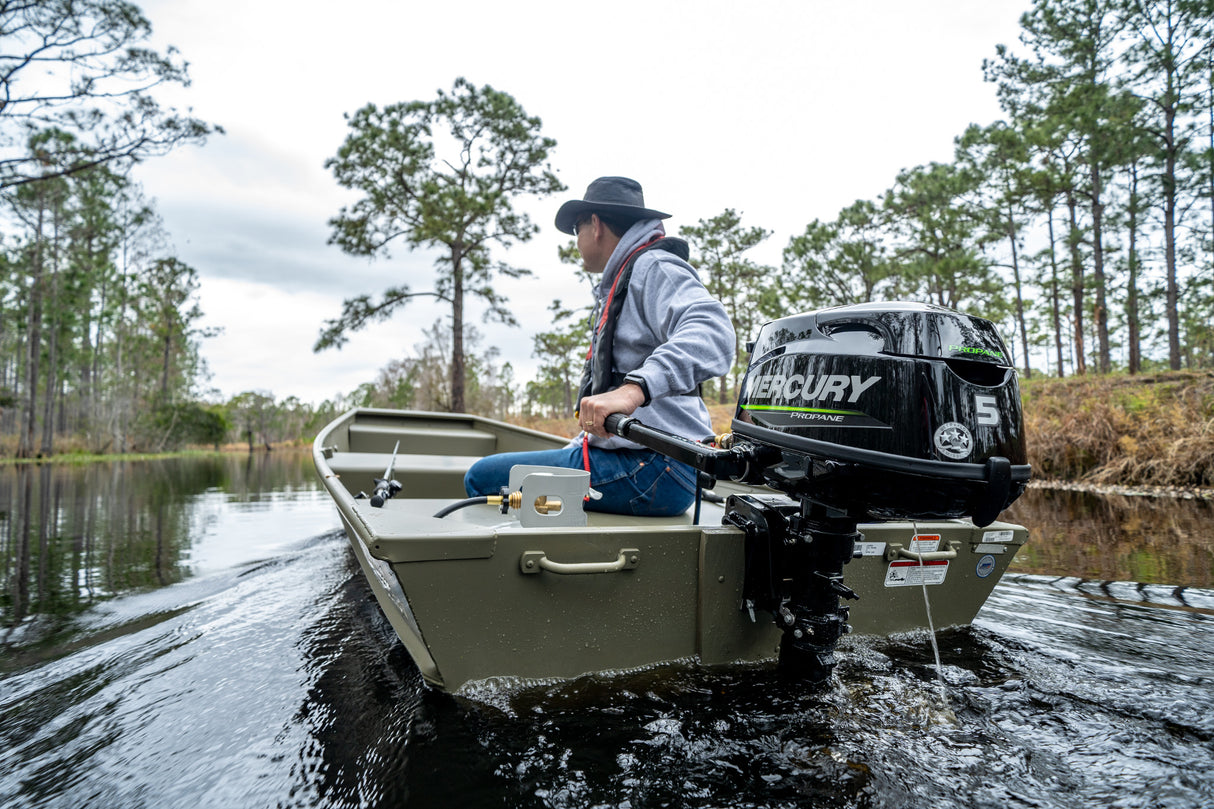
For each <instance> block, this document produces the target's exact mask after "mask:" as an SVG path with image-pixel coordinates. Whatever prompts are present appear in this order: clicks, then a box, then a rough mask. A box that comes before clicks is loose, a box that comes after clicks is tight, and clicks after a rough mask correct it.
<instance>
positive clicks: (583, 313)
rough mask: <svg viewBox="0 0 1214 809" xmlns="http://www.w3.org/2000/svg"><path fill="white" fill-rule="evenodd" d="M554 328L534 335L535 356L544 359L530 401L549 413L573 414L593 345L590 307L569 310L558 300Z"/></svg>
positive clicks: (551, 307) (530, 388)
mask: <svg viewBox="0 0 1214 809" xmlns="http://www.w3.org/2000/svg"><path fill="white" fill-rule="evenodd" d="M548 311H549V312H551V313H552V326H553V327H552V329H551V330H549V331H544V332H539V333H538V334H536V335H535V337H533V338H532V351H531V356H533V357H538V358H539V359H540V366H539V371H538V373H537V376H536V379H535V380H534V381H532V382H530V383H528V385H527V402H528V405H529V407H530V408H531V409H532V410H534V409H536V408H539V409H541V410H543V411H545V412H546V413H547V414H548V415H550V416H553V417H557V416H572V415H573V410H574V407H575V406H576V404H577V403H576V402H575V401H574V397H575V396H576V395H577V392H578V386H579V384H580V380H581V374H582V368H583V366H584V365H585V359H586V347H587V346H589V345H590V307H589V306H585V307H582V308H581V309H577V310H574V309H569V308H567V307H565V306H564V305H562V304H561V302H560V301H559V300H554V301H553V302H552V303H551V304H550V305H549V306H548Z"/></svg>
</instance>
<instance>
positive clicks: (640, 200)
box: [556, 177, 670, 235]
mask: <svg viewBox="0 0 1214 809" xmlns="http://www.w3.org/2000/svg"><path fill="white" fill-rule="evenodd" d="M584 213H601V214H604V215H606V216H610V217H612V218H615V219H620V220H625V221H629V222H635V221H636V220H638V219H669V218H670V214H668V213H662V212H661V211H655V210H652V209H650V208H646V207H645V195H644V194H643V193H642V192H641V184H640V183H638V182H637V181H636V180H630V179H628V178H627V177H600V178H598V179H597V180H595V181H594V182H592V183H591V184H590V185H589V186H587V187H586V196H585V198H584V199H571V200H569V201H568V202H566V203H565V204H564V205H562V206H561V209H560V210H559V211H557V212H556V229H557V230H559V231H560V232H561V233H568V234H570V235H573V225H574V223H576V222H577V220H578V218H579V217H580V216H581V215H582V214H584Z"/></svg>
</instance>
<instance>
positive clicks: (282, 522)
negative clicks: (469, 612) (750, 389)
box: [0, 453, 1214, 809]
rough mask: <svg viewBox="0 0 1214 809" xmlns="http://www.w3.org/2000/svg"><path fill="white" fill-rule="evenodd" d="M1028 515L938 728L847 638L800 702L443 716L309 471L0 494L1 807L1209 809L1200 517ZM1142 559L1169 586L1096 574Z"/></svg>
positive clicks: (617, 684) (686, 694) (604, 687)
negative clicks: (1031, 545)
mask: <svg viewBox="0 0 1214 809" xmlns="http://www.w3.org/2000/svg"><path fill="white" fill-rule="evenodd" d="M1028 497H1030V498H1032V499H1030V500H1026V501H1025V502H1024V503H1023V504H1017V508H1019V509H1021V511H1022V516H1020V517H1019V518H1020V519H1024V520H1026V521H1028V522H1030V523H1031V524H1032V523H1033V522H1034V521H1035V522H1036V524H1035V525H1034V528H1035V530H1036V531H1038V532H1039V533H1041V534H1043V535H1045V536H1049V537H1051V539H1050V544H1049V545H1048V546H1043V547H1039V548H1037V550H1036V551H1035V552H1034V554H1033V555H1026V556H1025V558H1024V559H1018V560H1017V568H1018V569H1019V570H1023V571H1026V572H1019V573H1015V574H1011V575H1009V576H1008V577H1005V580H1004V582H1003V583H1001V584H1000V585H999V586H998V587H997V588H996V590H995V594H994V596H993V597H992V598H991V600H990V601H989V602H988V604H987V606H986V607H985V608H984V609H983V611H982V613H981V615H980V617H979V620H978V622H977V623H976V624H975V625H974V626H973V627H969V628H966V629H948V630H943V631H941V632H940V633H939V637H938V642H939V650H940V655H941V659H942V664H943V665H942V670H941V671H940V675H941V676H942V677H943V679H944V681H945V683H946V684H947V695H946V700H947V701H944V700H942V698H941V696H940V693H939V690H938V685H937V682H936V677H937V672H936V666H935V663H934V661H933V657H932V650H931V645H930V643H929V639H928V637H927V634H926V633H912V634H909V635H906V636H900V637H894V638H883V639H871V638H869V639H856V638H849V639H847V640H846V641H845V649H844V654H843V662H842V663H841V665H840V666H839V668H838V670H837V676H836V679H835V682H834V684H833V686H832V688H830V689H829V690H828V691H826V692H820V693H812V692H807V691H805V690H804V689H802V688H799V687H798V686H796V685H795V684H793V683H789V682H786V681H784V680H783V679H782V678H781V677H780V676H779V675H778V673H777V672H775V671H774V670H773V669H772V668H771V667H770V666H763V665H759V666H733V667H724V668H719V669H715V670H705V669H702V668H699V667H695V666H691V665H685V664H683V665H671V666H661V667H655V668H654V669H651V670H647V671H642V672H635V673H631V674H628V675H622V676H616V677H584V678H580V679H577V680H574V681H570V682H566V683H560V684H557V685H550V686H542V687H533V688H530V689H511V688H509V687H506V686H505V685H503V684H484V685H482V686H480V687H478V688H477V689H475V690H474V691H473V692H472V693H470V694H468V695H465V696H461V697H451V696H446V695H441V694H436V693H434V692H431V691H428V690H426V689H425V688H424V687H423V686H422V683H421V678H420V677H419V676H418V675H417V673H416V671H415V670H414V669H413V667H412V664H411V663H410V661H409V660H408V657H407V656H406V655H405V654H404V652H403V650H402V649H401V647H400V645H399V643H398V642H397V641H396V639H395V636H394V635H393V634H392V631H391V628H390V627H389V626H388V625H387V622H386V620H385V619H384V618H383V617H382V616H381V614H380V613H379V610H378V608H377V607H376V605H375V603H374V599H373V598H372V596H371V594H370V591H369V589H368V588H367V586H366V584H365V583H364V581H363V578H362V574H361V572H360V571H359V570H358V567H357V564H356V563H355V562H354V561H353V559H352V557H351V555H350V553H349V551H348V549H347V546H346V543H345V540H344V538H343V537H342V536H341V534H340V533H339V531H338V530H337V529H338V522H337V518H336V515H335V513H334V512H333V511H332V508H331V506H330V505H329V503H328V501H327V498H326V497H325V496H324V495H323V493H322V492H321V491H320V490H319V488H318V485H317V484H316V483H315V482H314V481H313V480H312V474H311V469H310V461H309V459H308V458H307V457H306V456H304V455H302V454H295V455H287V454H283V453H276V454H274V455H272V456H270V457H266V456H263V455H258V456H254V458H253V459H251V460H250V459H246V458H244V457H239V456H233V457H230V458H223V459H218V460H212V461H205V462H199V461H190V462H155V463H144V464H129V465H125V466H115V467H102V466H93V467H85V468H78V469H71V468H65V467H54V468H52V467H42V468H40V469H38V468H30V467H25V468H24V471H23V470H19V469H12V468H8V469H4V470H2V471H0V543H2V545H0V574H2V575H3V579H2V580H0V582H2V583H0V588H2V589H0V751H3V755H2V757H0V805H3V806H6V807H9V806H12V807H27V806H62V807H110V806H113V807H119V806H120V807H144V806H146V807H161V806H217V807H218V806H222V807H232V806H240V807H246V806H248V807H261V806H266V807H276V806H307V807H345V806H402V805H408V806H435V807H438V806H443V807H452V806H471V807H532V806H535V807H588V806H602V807H654V806H686V807H724V806H729V807H735V806H737V807H750V806H753V807H794V806H795V807H933V809H936V808H937V807H945V808H947V807H975V806H976V807H988V806H989V807H1020V806H1024V807H1059V808H1060V809H1061V808H1062V807H1066V808H1067V809H1071V808H1072V807H1111V806H1118V807H1205V806H1210V805H1214V716H1212V714H1211V711H1210V709H1209V707H1208V706H1209V694H1210V692H1211V689H1212V687H1214V590H1211V588H1210V587H1209V582H1210V579H1209V576H1210V569H1211V554H1210V547H1211V538H1212V537H1214V531H1212V530H1211V528H1210V525H1211V522H1210V518H1211V516H1214V515H1212V514H1211V511H1210V506H1209V504H1202V503H1193V502H1187V503H1186V502H1171V503H1167V504H1166V505H1164V506H1160V507H1158V508H1157V507H1156V506H1155V505H1152V506H1151V507H1150V508H1149V509H1147V512H1145V516H1144V513H1140V512H1142V508H1143V503H1141V502H1136V503H1130V504H1128V505H1127V506H1126V508H1127V509H1130V510H1129V511H1126V510H1119V509H1117V508H1115V506H1116V505H1117V504H1116V503H1114V504H1113V506H1109V505H1108V503H1107V501H1104V502H1102V503H1101V504H1100V505H1099V507H1098V508H1095V509H1092V508H1088V510H1087V512H1085V513H1083V515H1082V517H1083V520H1082V522H1083V523H1084V525H1083V527H1082V532H1090V531H1097V534H1095V535H1091V534H1088V535H1087V538H1086V539H1085V538H1083V536H1082V535H1081V534H1082V532H1081V529H1080V527H1079V526H1077V525H1071V526H1070V528H1069V529H1068V530H1065V531H1064V530H1061V529H1059V528H1057V526H1058V525H1061V526H1066V525H1067V522H1068V521H1074V520H1075V514H1076V512H1075V511H1074V508H1073V506H1074V503H1075V502H1076V501H1075V500H1074V496H1073V495H1069V494H1068V495H1061V496H1060V495H1049V494H1043V493H1039V492H1038V493H1031V494H1030V495H1029V496H1028ZM1059 498H1061V499H1059ZM1158 502H1159V501H1153V503H1158ZM1085 507H1086V506H1085ZM1106 508H1107V509H1109V510H1108V512H1107V514H1106V513H1103V512H1101V511H1100V510H1101V509H1106ZM1135 508H1137V509H1139V512H1134V511H1133V509H1135ZM1105 517H1108V522H1107V524H1106V525H1105V526H1104V527H1102V528H1099V529H1095V528H1093V527H1092V526H1091V525H1089V523H1091V522H1092V521H1094V520H1096V519H1104V518H1105ZM1030 518H1031V519H1030ZM1161 533H1163V534H1166V535H1167V537H1169V539H1168V540H1167V541H1162V540H1161V539H1160V538H1159V537H1160V534H1161ZM1063 534H1065V537H1062V538H1059V537H1060V536H1061V535H1063ZM1056 535H1057V536H1056ZM1076 535H1080V536H1078V538H1077V536H1076ZM1135 536H1137V537H1138V538H1139V539H1140V541H1141V544H1142V545H1143V547H1145V548H1146V550H1143V549H1142V548H1138V549H1134V548H1131V547H1130V546H1131V545H1132V544H1133V542H1132V540H1131V539H1129V538H1128V537H1135ZM1064 539H1065V540H1066V541H1072V540H1073V541H1074V542H1075V543H1076V544H1075V546H1074V547H1070V546H1067V547H1065V548H1057V547H1054V543H1056V542H1062V541H1063V540H1064ZM1034 541H1037V537H1034ZM1093 543H1095V544H1096V545H1097V546H1098V548H1099V550H1100V552H1099V553H1096V552H1090V551H1089V550H1085V549H1084V548H1085V547H1088V548H1090V546H1091V545H1092V544H1093ZM1203 549H1204V550H1203ZM1156 550H1158V551H1159V552H1160V553H1162V554H1164V556H1165V558H1163V559H1161V560H1158V561H1157V562H1156V563H1154V567H1153V568H1152V569H1153V570H1155V571H1157V572H1158V571H1165V572H1167V573H1168V575H1171V576H1172V578H1170V579H1166V580H1165V579H1156V578H1154V577H1153V576H1152V575H1147V576H1141V577H1139V578H1135V579H1131V578H1130V577H1129V576H1127V575H1123V574H1124V573H1125V572H1128V571H1129V570H1137V571H1140V572H1141V571H1142V570H1145V569H1146V568H1144V567H1141V566H1140V567H1137V568H1132V567H1125V566H1123V567H1120V568H1118V567H1116V566H1114V567H1111V568H1109V569H1108V570H1109V573H1108V574H1107V575H1104V576H1103V577H1101V578H1095V577H1092V576H1090V575H1088V574H1090V573H1091V572H1092V571H1091V566H1092V565H1104V564H1106V561H1103V560H1102V559H1103V556H1104V555H1112V556H1113V557H1114V558H1115V559H1121V560H1124V562H1123V565H1124V564H1130V563H1133V564H1138V562H1137V561H1135V560H1139V559H1140V558H1142V557H1143V556H1144V555H1147V554H1149V553H1154V552H1155V551H1156ZM1169 554H1170V555H1169ZM1203 554H1204V555H1203ZM1056 558H1063V559H1067V558H1074V559H1078V560H1080V561H1081V562H1082V564H1081V565H1079V566H1078V567H1074V568H1052V569H1046V567H1047V566H1048V565H1052V564H1057V562H1055V561H1053V560H1054V559H1056ZM1110 564H1111V563H1110ZM1100 570H1101V571H1104V570H1105V569H1104V568H1100ZM1147 572H1148V573H1150V572H1151V571H1149V570H1148V571H1147Z"/></svg>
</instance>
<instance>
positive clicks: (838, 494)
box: [733, 303, 1029, 525]
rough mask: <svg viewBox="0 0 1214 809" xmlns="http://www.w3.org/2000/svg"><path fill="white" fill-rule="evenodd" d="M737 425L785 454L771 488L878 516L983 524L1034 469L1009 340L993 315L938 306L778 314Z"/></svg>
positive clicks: (739, 432)
mask: <svg viewBox="0 0 1214 809" xmlns="http://www.w3.org/2000/svg"><path fill="white" fill-rule="evenodd" d="M733 432H734V435H735V438H736V439H737V440H740V441H745V442H751V443H753V444H755V445H757V446H761V447H775V448H778V449H779V450H780V451H781V453H782V463H779V464H776V465H773V466H771V467H769V468H768V469H767V471H766V472H765V473H764V482H766V483H767V484H768V485H771V486H773V487H775V488H778V489H780V490H783V491H785V492H787V493H788V494H790V495H792V496H794V497H808V498H811V499H812V500H814V501H816V502H819V503H822V504H824V505H826V506H829V507H831V508H836V509H841V510H845V511H848V512H852V513H863V514H866V515H869V516H872V517H877V518H885V519H908V518H910V519H914V518H921V519H927V518H949V517H963V516H971V517H973V518H974V522H975V523H977V524H978V525H985V524H987V523H990V522H991V521H992V520H994V518H995V517H996V516H997V515H998V513H999V512H1000V511H1001V510H1002V509H1004V508H1006V507H1007V506H1008V505H1010V504H1011V503H1012V501H1014V500H1015V499H1016V498H1017V497H1018V496H1019V495H1020V494H1021V492H1023V490H1024V487H1025V483H1026V482H1027V480H1028V477H1029V467H1028V465H1027V464H1026V463H1025V460H1026V458H1025V455H1026V452H1025V440H1024V424H1023V419H1022V416H1021V408H1020V393H1019V388H1018V385H1017V382H1016V372H1015V369H1014V368H1013V367H1012V365H1011V363H1010V361H1009V359H1008V352H1007V348H1006V346H1005V345H1004V344H1003V341H1002V340H1001V339H1000V337H999V335H998V333H997V332H996V330H995V327H994V326H993V325H992V324H991V323H990V322H989V321H987V320H984V319H982V318H978V317H973V316H970V315H965V314H962V313H960V312H956V311H953V310H951V309H947V308H944V307H941V306H933V305H930V304H921V303H879V304H859V305H855V306H841V307H836V308H831V309H822V310H818V311H814V312H806V313H804V314H798V315H791V316H789V317H785V318H781V319H779V320H775V321H772V322H770V323H767V324H766V325H764V326H763V327H762V329H761V330H760V332H759V334H758V336H757V338H756V340H755V342H754V344H753V346H752V350H751V361H750V365H749V367H748V369H747V372H746V379H745V382H744V383H743V389H742V394H741V397H740V398H739V401H738V407H737V413H736V417H735V420H734V424H733Z"/></svg>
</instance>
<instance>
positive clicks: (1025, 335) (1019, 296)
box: [1007, 204, 1033, 379]
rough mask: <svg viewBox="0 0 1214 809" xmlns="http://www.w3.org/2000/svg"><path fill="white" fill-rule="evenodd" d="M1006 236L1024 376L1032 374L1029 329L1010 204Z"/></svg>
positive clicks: (1026, 377) (1029, 376)
mask: <svg viewBox="0 0 1214 809" xmlns="http://www.w3.org/2000/svg"><path fill="white" fill-rule="evenodd" d="M1007 238H1008V241H1010V242H1011V243H1012V277H1013V278H1014V279H1015V281H1016V325H1017V326H1018V327H1019V328H1020V345H1022V346H1024V378H1025V379H1030V378H1031V377H1032V376H1033V368H1032V366H1031V365H1030V364H1029V330H1028V327H1027V325H1025V321H1024V292H1023V289H1022V288H1021V284H1020V253H1019V251H1018V249H1017V247H1016V225H1015V219H1013V216H1012V206H1011V205H1010V204H1009V205H1008V208H1007Z"/></svg>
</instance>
